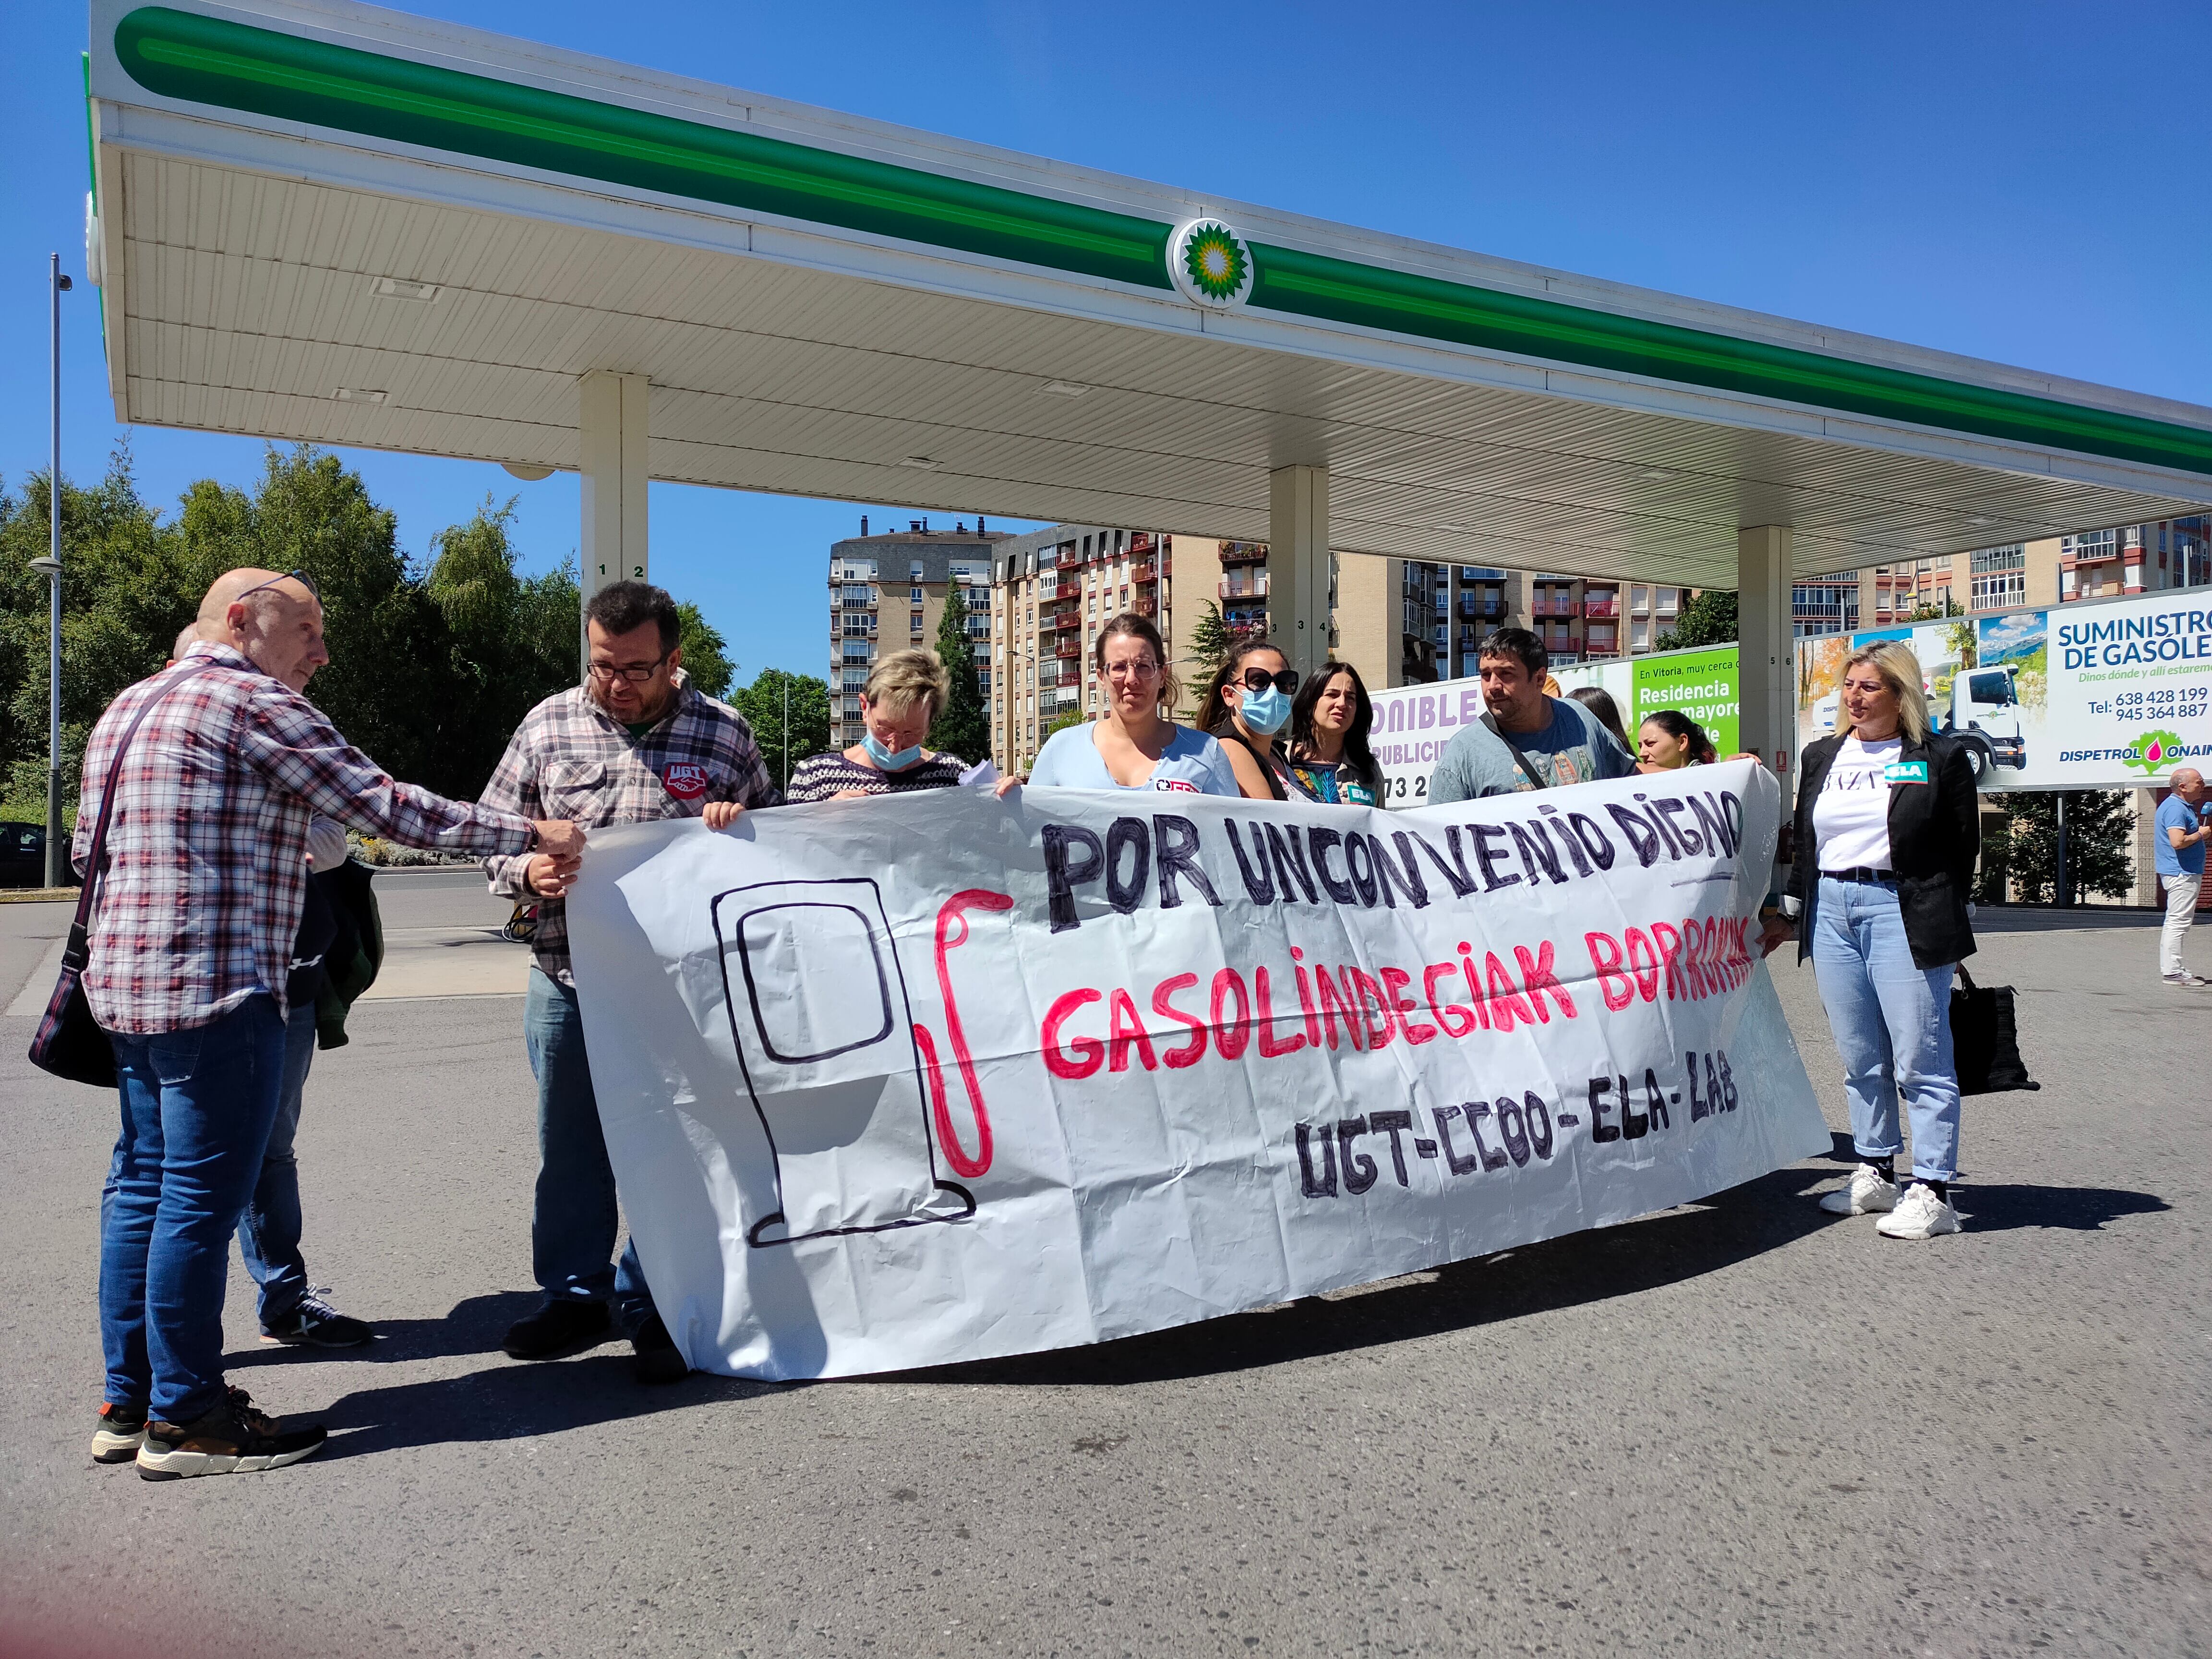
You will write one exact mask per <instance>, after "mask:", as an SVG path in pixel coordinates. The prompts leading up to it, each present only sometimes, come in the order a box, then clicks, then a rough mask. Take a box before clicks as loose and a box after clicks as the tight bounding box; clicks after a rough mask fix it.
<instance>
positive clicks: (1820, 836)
mask: <svg viewBox="0 0 2212 1659" xmlns="http://www.w3.org/2000/svg"><path fill="white" fill-rule="evenodd" d="M1904 752H1905V740H1904V739H1903V738H1885V739H1884V740H1883V741H1881V742H1880V743H1861V742H1860V741H1859V740H1858V739H1857V738H1844V740H1843V742H1842V743H1841V744H1839V745H1838V747H1837V750H1836V758H1835V760H1834V762H1833V763H1832V764H1831V765H1830V766H1829V768H1828V775H1827V776H1826V777H1825V778H1823V779H1822V780H1821V781H1820V795H1819V796H1818V798H1817V799H1814V802H1813V840H1814V843H1815V851H1814V862H1815V864H1816V866H1818V867H1819V868H1820V869H1822V870H1857V869H1861V868H1863V869H1868V870H1887V869H1889V868H1891V867H1892V866H1891V865H1890V861H1889V779H1888V777H1887V772H1888V769H1890V768H1891V767H1892V766H1893V765H1895V764H1896V763H1897V761H1898V757H1899V756H1901V755H1902V754H1904Z"/></svg>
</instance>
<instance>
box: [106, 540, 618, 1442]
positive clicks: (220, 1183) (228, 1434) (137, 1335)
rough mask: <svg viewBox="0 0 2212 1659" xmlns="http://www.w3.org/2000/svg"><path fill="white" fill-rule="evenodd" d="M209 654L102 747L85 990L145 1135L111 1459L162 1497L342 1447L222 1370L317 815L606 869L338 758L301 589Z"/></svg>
mask: <svg viewBox="0 0 2212 1659" xmlns="http://www.w3.org/2000/svg"><path fill="white" fill-rule="evenodd" d="M198 632H199V635H200V637H199V639H198V640H197V641H194V642H191V643H190V644H188V645H187V646H186V648H185V656H184V658H183V659H182V660H181V661H179V663H178V664H177V665H176V666H174V667H173V668H168V669H165V670H163V671H161V673H158V674H155V675H154V676H153V677H152V678H149V679H145V680H142V681H140V682H139V683H138V684H136V685H133V686H131V687H130V688H128V689H127V690H125V691H124V692H123V693H122V694H121V695H120V696H118V697H117V698H116V699H115V701H114V702H112V703H111V704H109V705H108V708H107V710H106V713H105V714H102V715H101V716H100V720H99V723H98V724H97V725H95V726H94V728H93V732H92V735H91V738H90V740H89V741H88V743H87V744H86V747H85V756H84V783H83V789H82V795H81V797H80V799H79V802H78V807H77V829H76V845H75V848H74V849H73V856H74V858H75V860H76V865H77V867H78V869H79V871H80V872H82V874H83V877H84V879H85V880H86V881H88V882H89V883H93V884H95V887H94V904H93V909H92V916H91V921H90V930H89V931H90V954H89V957H88V961H87V963H86V964H85V969H84V973H83V976H82V987H83V990H84V994H85V1000H86V1002H87V1004H88V1006H89V1007H90V1010H91V1012H92V1016H93V1018H94V1020H95V1021H97V1022H98V1023H99V1024H100V1026H101V1027H102V1028H103V1029H105V1030H106V1031H107V1032H108V1034H109V1041H110V1042H111V1043H112V1045H113V1048H114V1051H115V1072H116V1084H117V1092H118V1098H119V1103H120V1106H121V1115H122V1127H121V1132H120V1133H119V1135H118V1138H117V1140H116V1146H115V1156H114V1158H113V1160H112V1163H111V1164H110V1166H109V1171H108V1178H107V1183H106V1190H105V1191H104V1192H103V1194H102V1195H101V1200H100V1345H101V1349H102V1352H103V1355H104V1357H105V1359H106V1368H107V1383H106V1400H105V1402H104V1403H103V1404H102V1406H101V1407H100V1421H99V1424H98V1426H97V1428H96V1430H95V1431H94V1437H93V1456H94V1459H95V1460H97V1461H98V1462H103V1463H119V1462H126V1461H131V1460H134V1459H135V1461H136V1462H137V1465H138V1472H139V1474H141V1475H143V1477H145V1478H146V1479H148V1480H177V1479H180V1478H185V1477H188V1476H193V1475H202V1474H230V1473H233V1472H248V1471H254V1470H261V1469H272V1468H283V1467H284V1466H285V1465H287V1464H289V1463H295V1462H299V1461H300V1460H301V1458H303V1457H307V1456H309V1455H312V1454H313V1452H314V1451H315V1449H317V1448H318V1447H319V1446H320V1445H321V1444H322V1443H323V1440H324V1437H325V1435H324V1431H323V1430H322V1429H321V1428H320V1427H319V1426H307V1427H301V1428H291V1429H287V1428H285V1427H283V1425H280V1424H279V1423H278V1422H276V1420H275V1419H271V1418H270V1417H268V1416H267V1415H265V1414H264V1413H262V1412H260V1411H258V1410H256V1409H255V1408H254V1407H253V1406H252V1402H251V1401H250V1400H249V1399H248V1398H247V1396H246V1392H245V1390H243V1389H232V1388H230V1387H228V1384H227V1383H226V1382H225V1380H224V1377H223V1370H222V1352H223V1338H222V1305H223V1292H224V1287H225V1281H226V1279H228V1257H229V1249H230V1237H231V1234H232V1233H233V1232H234V1231H236V1230H237V1228H238V1225H239V1217H240V1213H241V1212H243V1210H244V1209H245V1207H246V1200H247V1198H248V1196H249V1195H250V1194H251V1193H252V1190H253V1188H254V1184H255V1182H257V1181H258V1179H259V1177H260V1175H261V1170H262V1164H263V1158H264V1153H265V1152H266V1150H267V1147H268V1142H269V1133H270V1125H271V1124H272V1123H273V1121H275V1119H276V1109H277V1103H278V1100H279V1098H280V1096H281V1093H282V1091H283V1060H284V1033H285V1025H286V1021H287V1018H288V1016H289V1004H288V1002H287V1000H286V999H287V996H288V992H289V979H290V969H291V963H292V958H293V945H294V941H295V938H296V936H297V933H298V928H299V922H300V916H301V888H302V885H303V884H304V883H305V881H306V878H307V828H308V823H309V821H310V819H311V817H313V814H314V813H316V812H318V811H319V812H321V813H322V814H323V815H324V816H325V817H330V818H331V819H334V820H337V821H338V822H341V823H351V824H355V825H357V826H359V827H360V828H362V829H366V830H368V831H371V832H373V833H374V834H376V835H379V836H385V837H386V838H387V839H389V840H392V841H396V842H399V843H400V844H401V845H402V846H406V847H421V848H446V849H452V850H462V849H470V850H479V851H489V850H493V849H497V848H508V849H513V850H515V851H520V850H521V849H523V848H527V847H530V846H532V845H533V844H535V845H538V846H541V847H543V848H544V849H545V850H546V851H547V853H548V854H549V855H550V856H552V857H555V858H556V859H560V860H566V861H568V863H570V864H571V865H573V864H574V861H575V860H577V859H578V858H579V857H580V855H581V854H582V851H583V837H582V836H581V835H580V833H578V831H577V830H576V829H575V826H574V825H573V824H569V823H556V822H550V821H549V822H544V823H535V824H533V823H532V822H531V821H530V820H529V819H527V818H525V817H520V816H518V815H512V814H508V813H504V812H499V811H491V810H489V809H487V808H484V807H481V806H471V805H466V804H465V803H462V802H459V801H450V800H447V799H443V798H441V797H440V796H437V795H434V794H432V793H429V791H428V790H425V789H418V788H416V787H414V786H412V785H410V784H404V783H398V782H396V781H393V780H392V778H391V777H390V776H389V775H386V773H385V772H384V771H382V770H381V769H380V768H379V767H378V766H377V765H376V763H374V761H372V760H370V759H369V757H368V756H366V755H364V754H362V752H361V751H360V750H357V749H356V748H354V747H352V746H351V745H350V744H348V743H347V742H346V740H345V739H344V738H343V737H341V736H339V734H338V733H337V732H336V731H335V730H334V729H332V727H331V724H330V722H329V721H328V720H325V719H324V717H323V715H322V714H321V712H320V711H319V710H318V709H317V708H315V706H314V705H313V703H311V702H308V701H307V698H306V697H305V696H302V695H301V690H300V688H301V686H303V685H305V684H307V678H308V677H309V676H311V675H312V674H313V672H314V671H315V670H316V669H318V668H319V667H320V666H321V665H323V664H324V663H325V662H327V661H329V660H330V658H329V654H328V653H327V652H326V651H325V648H324V645H323V608H322V604H321V602H320V600H319V599H318V598H317V596H316V594H315V591H314V588H313V585H312V584H310V583H309V582H307V580H306V579H305V578H304V577H303V576H301V574H299V573H297V572H295V573H293V574H290V575H279V574H276V572H274V571H270V570H256V569H240V570H233V571H230V572H228V574H225V575H222V576H221V577H219V578H217V579H216V583H215V585H214V586H212V587H211V588H210V589H209V591H208V594H207V597H206V599H204V600H203V601H202V603H201V605H200V612H199V629H198ZM111 774H112V795H113V799H112V802H111V801H109V800H108V799H107V797H108V795H109V793H110V784H111ZM103 808H105V809H106V811H107V814H108V822H107V825H106V840H105V843H104V845H103V848H102V853H101V867H100V868H99V869H93V868H90V867H89V866H88V860H89V858H90V854H91V843H92V839H93V836H94V829H95V826H96V825H97V824H98V823H100V817H101V812H102V810H103Z"/></svg>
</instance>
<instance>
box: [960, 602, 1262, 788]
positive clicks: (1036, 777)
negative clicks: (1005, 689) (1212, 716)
mask: <svg viewBox="0 0 2212 1659" xmlns="http://www.w3.org/2000/svg"><path fill="white" fill-rule="evenodd" d="M1091 665H1092V667H1093V668H1095V669H1096V670H1097V674H1098V689H1099V690H1100V692H1101V693H1102V694H1103V702H1105V704H1106V712H1105V714H1103V715H1102V716H1100V717H1099V718H1098V719H1097V720H1087V721H1085V723H1084V724H1082V725H1080V726H1067V727H1066V728H1064V729H1063V730H1060V731H1058V732H1054V733H1053V734H1052V736H1051V737H1049V738H1047V739H1046V740H1045V745H1044V747H1043V749H1042V750H1040V751H1039V752H1038V754H1037V757H1036V765H1035V766H1034V767H1032V768H1030V777H1029V781H1030V783H1031V784H1032V785H1034V786H1035V787H1038V788H1041V789H1170V790H1180V791H1182V792H1183V793H1187V794H1198V795H1236V794H1241V793H1243V791H1242V790H1240V789H1239V788H1238V787H1237V774H1236V773H1235V772H1234V771H1232V770H1231V769H1230V763H1229V757H1228V756H1227V755H1225V754H1224V753H1223V752H1222V749H1221V745H1220V744H1218V743H1216V742H1215V741H1214V740H1213V739H1212V738H1209V737H1207V736H1206V733H1205V732H1194V731H1192V730H1191V729H1190V728H1189V727H1188V726H1177V725H1176V723H1175V722H1174V721H1173V720H1170V719H1168V718H1167V717H1166V716H1165V715H1164V714H1162V713H1161V712H1160V710H1161V708H1163V707H1167V708H1173V707H1174V706H1175V701H1176V695H1177V693H1178V690H1179V688H1178V687H1177V686H1176V678H1175V675H1174V674H1173V673H1172V672H1171V671H1170V670H1169V668H1168V649H1167V647H1166V645H1165V644H1164V643H1163V642H1162V641H1161V639H1160V630H1159V629H1157V628H1155V627H1153V626H1152V623H1149V622H1147V621H1146V620H1145V618H1144V617H1139V616H1137V615H1136V614H1134V613H1133V612H1130V611H1124V612H1123V613H1122V614H1121V615H1120V616H1118V617H1114V618H1113V619H1111V620H1110V621H1109V622H1108V623H1107V624H1106V626H1105V628H1104V629H1102V630H1101V631H1100V633H1099V635H1098V643H1097V645H1096V646H1095V647H1092V649H1091ZM1007 787H1009V786H1008V785H1007V784H1006V783H1001V785H1000V789H999V793H1000V794H1004V793H1006V788H1007Z"/></svg>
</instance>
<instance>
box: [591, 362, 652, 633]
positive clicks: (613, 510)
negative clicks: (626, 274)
mask: <svg viewBox="0 0 2212 1659" xmlns="http://www.w3.org/2000/svg"><path fill="white" fill-rule="evenodd" d="M576 389H577V416H578V418H577V422H576V425H577V437H578V440H579V441H578V443H577V457H576V459H577V471H579V472H580V474H581V475H582V477H583V486H584V487H583V520H584V522H583V538H582V542H581V549H582V561H583V567H584V568H583V570H582V573H581V574H582V578H583V590H584V598H585V599H586V601H589V599H591V597H592V594H594V593H596V592H599V590H600V589H601V588H603V587H605V586H607V585H608V584H610V583H611V582H619V581H628V580H639V581H645V580H650V576H649V575H648V574H647V573H648V572H649V571H650V570H651V569H652V566H651V564H650V563H649V562H647V558H646V542H645V483H646V471H645V468H646V458H645V436H646V398H647V392H648V390H649V388H648V386H647V381H646V378H645V376H644V375H642V374H611V373H610V372H608V371H607V370H605V369H593V370H592V372H591V373H590V374H586V375H585V376H583V377H582V378H581V379H580V380H578V381H577V383H576Z"/></svg>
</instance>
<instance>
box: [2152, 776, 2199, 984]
mask: <svg viewBox="0 0 2212 1659" xmlns="http://www.w3.org/2000/svg"><path fill="white" fill-rule="evenodd" d="M2169 781H2170V782H2171V783H2172V787H2173V793H2172V794H2170V795H2168V796H2167V797H2166V799H2164V800H2162V801H2160V802H2159V804H2158V812H2157V815H2156V817H2154V818H2153V819H2152V821H2151V836H2152V842H2151V862H2152V866H2153V867H2154V869H2155V870H2156V871H2157V872H2158V878H2159V880H2160V882H2162V883H2164V884H2165V886H2166V926H2165V927H2162V928H2160V930H2159V935H2158V971H2159V976H2160V978H2161V979H2163V980H2164V981H2166V983H2167V984H2168V985H2203V984H2204V983H2206V981H2203V980H2201V979H2199V978H2198V977H2197V975H2194V974H2192V973H2191V972H2190V971H2189V969H2187V968H2186V967H2185V966H2183V964H2182V961H2181V947H2182V945H2183V942H2184V941H2185V940H2186V939H2187V938H2188V937H2189V929H2190V927H2191V924H2192V923H2194V922H2195V921H2196V920H2197V895H2198V894H2199V893H2201V892H2202V891H2203V888H2204V842H2205V841H2206V839H2207V838H2208V837H2212V823H2207V822H2206V817H2205V799H2206V796H2207V794H2208V793H2212V792H2208V791H2207V790H2206V788H2205V787H2204V775H2203V773H2201V772H2199V771H2198V770H2197V769H2196V768H2195V767H2193V766H2181V767H2176V768H2175V769H2174V773H2173V776H2172V779H2170V780H2169Z"/></svg>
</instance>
